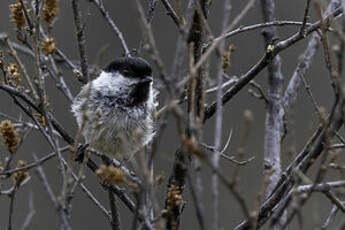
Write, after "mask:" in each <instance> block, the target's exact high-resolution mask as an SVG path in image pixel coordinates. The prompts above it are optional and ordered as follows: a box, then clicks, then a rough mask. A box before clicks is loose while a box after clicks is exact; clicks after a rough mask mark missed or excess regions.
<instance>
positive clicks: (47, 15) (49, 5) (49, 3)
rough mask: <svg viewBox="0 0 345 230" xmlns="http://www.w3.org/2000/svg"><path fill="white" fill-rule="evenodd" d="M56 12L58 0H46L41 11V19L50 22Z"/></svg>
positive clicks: (57, 11) (57, 10)
mask: <svg viewBox="0 0 345 230" xmlns="http://www.w3.org/2000/svg"><path fill="white" fill-rule="evenodd" d="M58 13H59V7H58V0H46V1H45V3H44V7H43V11H42V16H43V20H44V21H46V22H48V23H52V22H53V21H54V19H55V18H56V16H57V14H58Z"/></svg>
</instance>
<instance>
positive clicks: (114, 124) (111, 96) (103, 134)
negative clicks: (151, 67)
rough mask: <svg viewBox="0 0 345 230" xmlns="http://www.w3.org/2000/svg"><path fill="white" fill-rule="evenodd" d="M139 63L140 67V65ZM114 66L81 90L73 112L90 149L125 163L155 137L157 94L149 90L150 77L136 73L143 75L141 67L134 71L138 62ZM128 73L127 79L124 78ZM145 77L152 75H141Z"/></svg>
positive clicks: (121, 63) (73, 106)
mask: <svg viewBox="0 0 345 230" xmlns="http://www.w3.org/2000/svg"><path fill="white" fill-rule="evenodd" d="M136 59H137V58H136ZM141 60H143V59H140V60H139V62H140V63H139V64H141V65H143V63H141ZM121 61H123V60H121ZM130 61H132V60H131V59H130ZM135 61H138V60H135ZM115 64H118V63H115ZM115 64H114V63H111V64H110V65H109V66H111V65H113V66H115V67H114V68H112V69H111V68H110V67H109V66H108V67H107V68H106V70H107V71H109V72H106V71H103V72H102V73H101V74H100V76H99V77H98V78H96V79H95V80H93V81H91V82H89V83H88V84H86V85H85V86H83V87H82V89H81V91H80V93H79V94H78V95H77V96H76V98H75V99H74V101H73V104H72V112H73V113H74V116H75V117H76V120H77V123H78V125H79V128H80V129H81V132H82V134H83V136H84V138H85V141H86V142H87V143H88V144H89V146H90V147H91V148H94V149H95V150H96V151H98V152H100V153H101V154H105V155H107V156H109V157H111V158H116V159H118V160H125V159H129V158H130V157H131V156H132V155H133V154H134V153H135V152H137V151H139V150H140V149H141V148H142V147H143V146H145V145H147V144H148V143H149V142H150V141H151V140H152V138H153V136H154V113H155V109H156V103H155V97H156V94H157V92H156V91H155V90H154V89H153V87H152V82H151V80H150V78H151V76H141V75H143V74H141V75H140V73H139V74H138V71H141V72H142V68H141V69H138V68H137V67H138V63H136V62H134V63H131V62H129V64H128V63H127V62H124V61H123V62H120V65H119V64H118V65H115ZM144 64H147V63H146V62H145V63H144ZM119 66H120V67H119ZM124 73H125V74H124ZM127 73H130V76H129V75H127V76H125V75H126V74H127ZM144 73H145V72H144ZM148 74H151V72H150V71H149V72H148V73H146V74H144V75H148Z"/></svg>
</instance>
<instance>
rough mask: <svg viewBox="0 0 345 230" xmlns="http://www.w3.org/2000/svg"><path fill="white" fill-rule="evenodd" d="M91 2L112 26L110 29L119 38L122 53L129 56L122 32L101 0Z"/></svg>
mask: <svg viewBox="0 0 345 230" xmlns="http://www.w3.org/2000/svg"><path fill="white" fill-rule="evenodd" d="M92 2H93V3H94V4H95V5H96V6H97V7H98V9H99V11H100V12H101V14H102V15H103V17H104V18H105V20H106V21H107V22H108V24H109V25H110V27H111V28H112V30H113V31H114V33H115V34H116V36H117V37H118V38H119V39H120V42H121V46H122V49H123V51H124V54H125V55H126V56H130V51H129V49H128V46H127V44H126V40H125V39H124V37H123V34H122V32H121V31H120V29H119V28H118V27H117V25H116V24H115V22H114V21H113V19H111V17H110V15H109V12H108V11H107V10H106V9H105V7H104V4H103V1H102V0H92Z"/></svg>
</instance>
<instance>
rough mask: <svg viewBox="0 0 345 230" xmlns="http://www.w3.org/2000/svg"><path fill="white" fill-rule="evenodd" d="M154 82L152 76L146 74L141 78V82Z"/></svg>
mask: <svg viewBox="0 0 345 230" xmlns="http://www.w3.org/2000/svg"><path fill="white" fill-rule="evenodd" d="M151 82H152V76H146V77H144V78H143V79H141V80H140V83H141V84H145V83H151Z"/></svg>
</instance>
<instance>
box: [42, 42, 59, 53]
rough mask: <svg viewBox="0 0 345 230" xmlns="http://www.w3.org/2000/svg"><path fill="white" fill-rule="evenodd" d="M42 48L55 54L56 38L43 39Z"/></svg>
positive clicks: (45, 51)
mask: <svg viewBox="0 0 345 230" xmlns="http://www.w3.org/2000/svg"><path fill="white" fill-rule="evenodd" d="M42 50H43V52H44V53H45V54H53V53H55V51H56V45H55V41H54V38H47V39H46V40H43V41H42Z"/></svg>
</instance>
